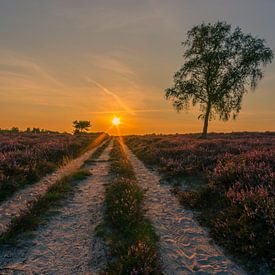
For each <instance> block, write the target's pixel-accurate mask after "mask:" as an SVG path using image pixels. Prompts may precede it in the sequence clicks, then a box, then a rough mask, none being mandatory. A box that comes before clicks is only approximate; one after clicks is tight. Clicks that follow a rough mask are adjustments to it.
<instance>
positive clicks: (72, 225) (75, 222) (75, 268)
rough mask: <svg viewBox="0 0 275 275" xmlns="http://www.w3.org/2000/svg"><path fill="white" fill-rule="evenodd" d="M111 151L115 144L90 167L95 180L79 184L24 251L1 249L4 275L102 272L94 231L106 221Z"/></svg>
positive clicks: (101, 255) (98, 241)
mask: <svg viewBox="0 0 275 275" xmlns="http://www.w3.org/2000/svg"><path fill="white" fill-rule="evenodd" d="M111 147H112V142H111V144H109V146H108V147H107V148H106V149H105V151H104V152H103V154H102V155H101V156H100V158H99V159H98V160H99V162H96V164H95V166H91V172H92V176H90V177H89V178H87V179H85V180H83V181H81V182H79V185H78V189H79V190H78V191H76V193H75V195H74V196H72V197H70V198H68V199H67V200H65V201H64V202H63V205H62V206H63V207H62V208H61V209H60V213H59V214H57V215H55V216H53V217H52V219H50V221H49V222H48V223H47V224H46V225H45V226H40V227H39V228H38V230H37V231H36V232H35V233H36V237H35V238H34V239H33V240H27V239H26V240H25V242H24V243H23V242H22V243H23V245H24V246H23V247H22V248H13V247H3V248H0V266H1V267H2V272H5V273H3V274H97V273H98V272H99V271H100V270H101V268H102V267H103V266H104V265H105V252H104V246H103V244H102V242H101V239H100V238H98V237H96V236H95V232H94V231H95V227H96V226H97V225H98V224H99V223H100V222H101V221H102V219H103V200H104V184H105V183H107V181H108V179H109V176H108V171H109V162H107V160H108V159H109V153H110V150H111ZM0 270H1V269H0ZM0 273H1V271H0ZM1 274H2V273H1Z"/></svg>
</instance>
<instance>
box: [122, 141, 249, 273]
mask: <svg viewBox="0 0 275 275" xmlns="http://www.w3.org/2000/svg"><path fill="white" fill-rule="evenodd" d="M125 147H126V146H125ZM126 152H127V154H128V157H129V160H130V161H131V163H132V165H133V168H134V171H135V174H136V177H137V180H138V182H139V184H140V185H141V187H143V188H145V189H147V192H146V195H145V202H144V203H145V208H146V210H147V212H146V215H147V217H148V218H149V219H150V220H151V221H152V223H153V225H154V227H155V229H156V232H157V234H158V235H159V236H160V243H159V252H160V257H161V262H162V265H163V271H164V274H169V275H170V274H194V273H195V274H245V272H244V271H243V270H242V268H240V267H239V266H238V265H236V264H235V263H233V262H232V261H231V260H230V259H229V258H228V257H226V256H225V255H224V253H223V252H222V250H221V249H220V248H219V247H217V246H216V245H215V244H213V241H211V239H210V237H209V236H208V233H207V231H206V230H205V229H203V228H202V227H200V226H199V224H198V223H197V222H196V221H195V220H194V218H193V214H192V211H191V210H186V209H184V208H183V207H182V206H181V205H180V204H179V202H178V200H177V198H176V197H175V196H174V195H172V194H171V192H170V187H169V186H167V185H166V186H165V185H160V184H159V180H160V177H159V176H157V175H155V174H154V173H152V172H150V171H149V170H148V169H147V168H146V167H145V166H144V165H143V163H142V162H141V161H140V160H139V159H138V158H137V157H136V156H135V155H134V154H133V153H132V152H131V151H130V150H129V149H128V148H127V147H126Z"/></svg>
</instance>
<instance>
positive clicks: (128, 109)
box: [87, 78, 135, 115]
mask: <svg viewBox="0 0 275 275" xmlns="http://www.w3.org/2000/svg"><path fill="white" fill-rule="evenodd" d="M87 80H88V82H91V83H93V84H95V86H96V87H98V88H99V89H101V90H102V91H103V92H104V93H105V94H106V95H108V96H111V97H112V98H113V99H114V100H115V101H116V103H117V104H118V105H119V106H120V107H121V108H122V109H123V110H124V111H126V112H127V113H129V114H131V115H135V112H134V111H133V110H132V109H131V108H129V107H127V106H126V104H125V103H124V102H123V101H122V100H121V99H120V98H119V96H118V95H117V94H116V93H114V92H113V91H111V90H109V89H108V88H106V87H104V86H103V85H102V84H100V83H98V82H97V81H95V80H93V79H91V78H87Z"/></svg>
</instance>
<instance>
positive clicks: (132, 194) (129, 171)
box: [97, 140, 161, 274]
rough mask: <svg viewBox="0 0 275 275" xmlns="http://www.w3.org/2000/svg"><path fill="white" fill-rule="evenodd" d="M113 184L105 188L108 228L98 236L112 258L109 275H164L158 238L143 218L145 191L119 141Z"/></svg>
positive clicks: (114, 161)
mask: <svg viewBox="0 0 275 275" xmlns="http://www.w3.org/2000/svg"><path fill="white" fill-rule="evenodd" d="M111 157H112V163H111V168H110V171H111V173H112V174H113V177H114V178H113V180H112V181H111V183H110V184H109V185H108V186H107V187H106V196H105V206H106V210H105V224H104V226H100V228H98V230H97V231H98V234H100V235H101V236H103V237H104V238H105V240H106V243H108V245H109V247H110V249H111V254H112V258H111V259H109V262H108V265H107V268H106V270H105V272H106V273H107V274H161V272H160V268H159V261H158V257H157V252H156V242H157V241H158V237H157V235H156V233H155V232H154V228H153V227H152V225H151V224H150V222H149V221H148V220H147V219H145V218H144V211H143V208H142V200H143V195H144V191H143V190H142V189H141V188H140V187H139V186H138V185H137V184H136V179H135V175H134V172H133V168H132V166H131V164H130V162H129V160H128V159H127V156H126V154H125V151H124V147H123V145H122V144H120V143H119V142H118V141H117V140H115V142H114V147H113V150H112V152H111Z"/></svg>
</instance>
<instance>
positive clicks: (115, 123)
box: [112, 117, 120, 126]
mask: <svg viewBox="0 0 275 275" xmlns="http://www.w3.org/2000/svg"><path fill="white" fill-rule="evenodd" d="M112 123H113V125H115V126H118V125H119V124H120V118H119V117H114V118H113V120H112Z"/></svg>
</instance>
